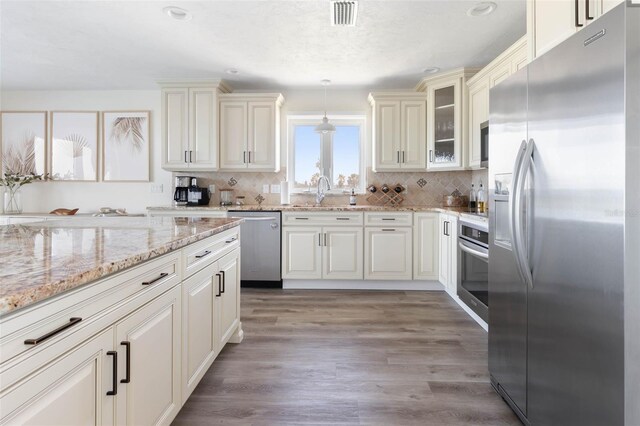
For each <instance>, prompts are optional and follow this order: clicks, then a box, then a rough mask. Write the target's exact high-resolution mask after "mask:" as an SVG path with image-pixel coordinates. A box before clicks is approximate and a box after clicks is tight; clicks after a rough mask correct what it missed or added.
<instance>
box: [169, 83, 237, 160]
mask: <svg viewBox="0 0 640 426" xmlns="http://www.w3.org/2000/svg"><path fill="white" fill-rule="evenodd" d="M160 85H161V87H162V168H163V169H165V170H174V171H186V170H193V171H198V170H200V171H214V170H217V169H218V126H217V122H218V96H219V95H220V94H221V93H224V92H227V91H228V90H229V89H228V88H227V87H226V86H224V84H223V83H222V82H220V81H208V82H188V81H187V82H183V81H180V82H170V81H167V82H162V83H160Z"/></svg>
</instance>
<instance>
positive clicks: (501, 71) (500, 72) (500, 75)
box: [489, 60, 511, 88]
mask: <svg viewBox="0 0 640 426" xmlns="http://www.w3.org/2000/svg"><path fill="white" fill-rule="evenodd" d="M510 75H511V61H510V60H506V61H504V62H503V63H502V64H500V65H498V66H497V67H496V68H495V69H494V70H493V71H492V72H491V74H490V75H489V88H492V87H495V86H497V85H498V84H500V83H501V82H502V81H504V80H506V79H507V78H509V76H510Z"/></svg>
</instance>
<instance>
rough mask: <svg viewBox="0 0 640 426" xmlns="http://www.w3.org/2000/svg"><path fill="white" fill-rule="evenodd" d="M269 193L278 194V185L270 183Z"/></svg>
mask: <svg viewBox="0 0 640 426" xmlns="http://www.w3.org/2000/svg"><path fill="white" fill-rule="evenodd" d="M271 193H272V194H279V193H280V185H271Z"/></svg>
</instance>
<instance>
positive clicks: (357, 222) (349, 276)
mask: <svg viewBox="0 0 640 426" xmlns="http://www.w3.org/2000/svg"><path fill="white" fill-rule="evenodd" d="M282 222H283V225H284V226H283V228H282V240H283V241H282V278H284V279H311V280H319V279H326V280H361V279H362V278H363V227H362V223H363V216H362V213H351V212H349V213H328V212H318V213H290V212H285V213H283V217H282Z"/></svg>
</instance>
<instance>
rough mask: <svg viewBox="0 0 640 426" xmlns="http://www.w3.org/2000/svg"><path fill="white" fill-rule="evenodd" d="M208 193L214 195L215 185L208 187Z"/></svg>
mask: <svg viewBox="0 0 640 426" xmlns="http://www.w3.org/2000/svg"><path fill="white" fill-rule="evenodd" d="M209 192H211V193H212V194H215V193H216V186H215V185H209Z"/></svg>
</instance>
